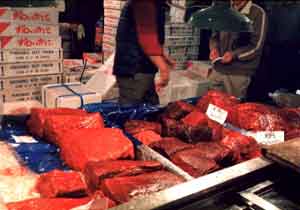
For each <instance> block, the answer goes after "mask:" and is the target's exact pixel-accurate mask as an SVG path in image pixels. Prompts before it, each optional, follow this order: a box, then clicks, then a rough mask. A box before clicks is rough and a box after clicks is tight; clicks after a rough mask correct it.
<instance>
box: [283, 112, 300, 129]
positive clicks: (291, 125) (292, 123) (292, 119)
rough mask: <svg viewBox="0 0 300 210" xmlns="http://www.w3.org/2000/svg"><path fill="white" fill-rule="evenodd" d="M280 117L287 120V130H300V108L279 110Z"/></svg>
mask: <svg viewBox="0 0 300 210" xmlns="http://www.w3.org/2000/svg"><path fill="white" fill-rule="evenodd" d="M279 114H280V116H281V117H282V118H283V119H284V120H285V122H286V127H287V129H288V130H289V129H295V128H299V129H300V108H284V109H281V110H279Z"/></svg>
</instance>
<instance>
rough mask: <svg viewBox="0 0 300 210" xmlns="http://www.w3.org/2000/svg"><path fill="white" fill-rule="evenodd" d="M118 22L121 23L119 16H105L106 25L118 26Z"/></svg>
mask: <svg viewBox="0 0 300 210" xmlns="http://www.w3.org/2000/svg"><path fill="white" fill-rule="evenodd" d="M118 24H119V18H113V17H105V18H104V25H106V26H111V27H118Z"/></svg>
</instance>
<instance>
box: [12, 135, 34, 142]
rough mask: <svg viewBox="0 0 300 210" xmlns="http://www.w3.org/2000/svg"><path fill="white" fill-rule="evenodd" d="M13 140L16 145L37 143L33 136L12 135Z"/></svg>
mask: <svg viewBox="0 0 300 210" xmlns="http://www.w3.org/2000/svg"><path fill="white" fill-rule="evenodd" d="M12 137H13V139H14V140H15V142H16V143H19V144H20V143H37V140H35V139H34V138H33V137H31V136H14V135H12Z"/></svg>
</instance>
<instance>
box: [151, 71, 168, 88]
mask: <svg viewBox="0 0 300 210" xmlns="http://www.w3.org/2000/svg"><path fill="white" fill-rule="evenodd" d="M169 80H170V69H169V68H166V69H163V70H160V74H159V80H158V82H157V83H156V84H155V89H156V91H157V92H160V91H161V90H162V89H163V88H164V87H166V86H167V85H168V83H169Z"/></svg>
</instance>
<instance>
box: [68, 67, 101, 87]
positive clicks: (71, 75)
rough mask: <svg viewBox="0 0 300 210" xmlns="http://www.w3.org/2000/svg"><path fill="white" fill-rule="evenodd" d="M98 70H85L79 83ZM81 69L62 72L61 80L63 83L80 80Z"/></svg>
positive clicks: (85, 80)
mask: <svg viewBox="0 0 300 210" xmlns="http://www.w3.org/2000/svg"><path fill="white" fill-rule="evenodd" d="M97 72H98V70H88V71H85V72H84V74H83V76H82V79H81V83H83V84H85V83H87V82H88V81H89V80H90V79H91V78H92V77H93V76H94V75H95V74H96V73H97ZM80 77H81V71H80V72H71V73H64V74H63V82H64V83H72V82H80Z"/></svg>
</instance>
